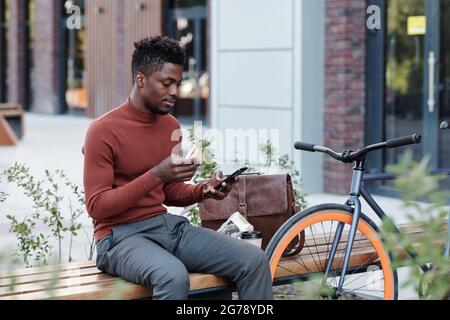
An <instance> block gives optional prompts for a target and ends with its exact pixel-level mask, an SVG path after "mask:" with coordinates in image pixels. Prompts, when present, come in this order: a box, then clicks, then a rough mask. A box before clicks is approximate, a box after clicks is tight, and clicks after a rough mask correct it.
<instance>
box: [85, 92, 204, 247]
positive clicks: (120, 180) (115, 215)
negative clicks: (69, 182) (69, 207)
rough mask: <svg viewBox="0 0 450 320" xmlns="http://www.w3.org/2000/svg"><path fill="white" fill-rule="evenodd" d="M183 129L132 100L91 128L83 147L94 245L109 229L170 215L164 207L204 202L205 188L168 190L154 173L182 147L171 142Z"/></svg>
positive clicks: (178, 185) (168, 117) (174, 187)
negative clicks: (139, 108) (93, 227)
mask: <svg viewBox="0 0 450 320" xmlns="http://www.w3.org/2000/svg"><path fill="white" fill-rule="evenodd" d="M179 129H180V125H179V123H178V121H177V120H176V119H175V118H174V117H172V116H171V115H166V116H159V115H153V114H150V113H146V112H143V111H140V110H138V109H136V108H135V107H134V106H133V105H132V104H131V102H130V100H128V101H127V102H126V103H124V104H123V105H121V106H120V107H118V108H116V109H114V110H112V111H110V112H108V113H107V114H105V115H103V116H102V117H100V118H98V119H97V120H95V121H94V122H93V123H92V124H91V125H90V127H89V129H88V131H87V134H86V140H85V144H84V147H83V154H84V190H85V193H86V207H87V210H88V213H89V215H90V216H91V217H92V218H93V219H94V220H95V230H94V232H95V239H96V240H100V239H102V238H103V237H105V236H106V235H108V234H110V233H111V227H114V226H117V225H121V224H126V223H131V222H134V221H139V220H143V219H147V218H150V217H153V216H155V215H158V214H161V213H166V212H167V210H166V208H165V207H164V206H163V204H165V205H168V206H180V207H181V206H188V205H191V204H194V203H197V202H201V201H203V199H204V194H203V186H202V185H190V184H186V183H182V182H181V183H170V184H164V183H162V182H161V181H160V180H159V179H158V178H156V176H155V175H154V174H153V172H152V170H151V169H152V168H153V167H155V166H156V165H158V164H159V163H160V162H161V161H163V160H164V159H166V158H167V157H169V156H170V154H171V152H172V150H173V148H175V146H176V145H177V144H179V143H180V142H181V139H172V134H173V133H174V131H176V130H179ZM175 136H176V137H179V136H180V135H176V134H175ZM172 140H176V141H172Z"/></svg>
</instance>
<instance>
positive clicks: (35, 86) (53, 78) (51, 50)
mask: <svg viewBox="0 0 450 320" xmlns="http://www.w3.org/2000/svg"><path fill="white" fill-rule="evenodd" d="M35 1H36V12H35V19H36V21H35V24H34V27H35V41H34V50H33V64H34V67H33V69H34V71H33V77H32V92H33V101H32V111H33V112H38V113H45V114H56V113H60V111H61V101H60V99H59V96H58V90H59V89H60V86H61V85H62V84H63V83H64V81H65V79H62V78H61V76H62V74H60V63H61V52H60V50H62V49H63V47H62V46H63V43H61V38H60V37H61V32H63V31H64V29H63V28H62V25H61V24H62V19H61V14H62V11H61V10H62V9H61V0H35Z"/></svg>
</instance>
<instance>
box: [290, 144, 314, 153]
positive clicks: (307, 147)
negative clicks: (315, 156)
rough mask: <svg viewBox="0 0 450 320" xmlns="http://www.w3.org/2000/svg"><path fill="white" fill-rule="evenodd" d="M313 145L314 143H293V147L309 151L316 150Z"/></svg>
mask: <svg viewBox="0 0 450 320" xmlns="http://www.w3.org/2000/svg"><path fill="white" fill-rule="evenodd" d="M314 146H315V145H314V144H311V143H304V142H296V143H295V144H294V148H295V149H297V150H303V151H309V152H316V150H314Z"/></svg>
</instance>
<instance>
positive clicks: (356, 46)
mask: <svg viewBox="0 0 450 320" xmlns="http://www.w3.org/2000/svg"><path fill="white" fill-rule="evenodd" d="M365 11H366V5H365V1H361V0H327V1H326V28H325V33H326V36H325V37H326V38H325V114H324V122H325V123H324V125H325V133H324V140H325V145H326V146H329V147H331V148H333V149H335V150H340V151H342V150H344V149H353V150H354V149H357V148H358V147H360V146H362V145H363V142H364V108H365V28H364V26H365V17H366V13H365ZM324 166H325V168H324V175H325V177H324V184H325V186H324V187H325V192H330V193H338V194H344V193H347V192H348V191H349V188H350V182H351V168H352V167H351V165H343V164H340V163H338V162H336V161H335V160H332V159H331V158H329V157H325V165H324Z"/></svg>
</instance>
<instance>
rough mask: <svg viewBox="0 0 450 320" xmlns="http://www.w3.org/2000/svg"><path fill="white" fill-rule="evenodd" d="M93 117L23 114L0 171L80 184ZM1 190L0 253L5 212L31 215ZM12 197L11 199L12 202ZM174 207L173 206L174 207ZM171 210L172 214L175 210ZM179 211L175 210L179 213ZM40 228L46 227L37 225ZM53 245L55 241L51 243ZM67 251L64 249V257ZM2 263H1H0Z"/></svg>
mask: <svg viewBox="0 0 450 320" xmlns="http://www.w3.org/2000/svg"><path fill="white" fill-rule="evenodd" d="M91 121H92V119H89V118H83V117H74V116H43V115H36V114H26V117H25V128H26V132H25V137H24V139H23V140H22V141H21V142H20V143H19V145H18V146H16V147H0V171H2V170H4V169H6V168H8V167H10V166H12V165H13V164H14V163H15V162H16V161H17V162H21V163H24V164H26V165H28V166H30V167H31V170H32V173H33V174H35V175H36V176H38V177H42V175H43V173H44V171H45V169H49V170H50V171H54V170H56V169H62V170H64V172H65V173H66V175H67V176H68V178H69V179H70V180H71V181H72V182H74V183H76V184H78V185H80V186H82V184H83V155H82V153H81V148H82V145H83V141H84V136H85V133H86V130H87V128H88V126H89V124H90V123H91ZM0 189H1V190H2V191H5V192H7V193H9V194H10V197H9V199H10V200H8V201H7V202H6V203H4V204H2V208H1V211H0V213H1V215H0V252H1V253H5V252H12V251H14V249H15V246H16V239H15V237H14V235H13V234H10V233H9V221H8V220H7V219H6V217H5V216H4V214H5V213H10V214H13V215H15V216H16V217H17V219H18V220H20V219H21V218H23V217H24V216H26V215H29V214H31V213H32V212H31V208H32V204H31V202H30V201H29V200H27V199H26V198H25V197H24V196H23V195H22V194H21V192H20V190H18V189H17V188H11V187H9V186H8V184H7V183H6V182H5V181H3V183H2V184H0ZM11 199H13V200H12V201H11ZM375 199H376V200H377V202H379V203H380V205H381V206H382V207H383V209H385V210H386V212H387V213H389V214H390V216H391V217H393V218H394V219H395V220H396V222H397V223H402V222H404V221H405V220H406V214H405V213H404V212H403V211H404V210H402V209H401V202H400V201H399V200H397V199H393V198H387V197H379V196H375ZM306 200H307V201H308V203H309V205H310V206H313V205H316V204H320V203H323V202H335V203H344V202H345V200H346V197H345V196H336V195H331V194H323V193H321V194H312V195H308V196H307V198H306ZM174 210H175V209H174ZM174 210H171V212H173V213H177V212H175V211H174ZM179 211H180V210H178V212H179ZM363 211H364V212H365V213H366V214H367V215H368V216H370V217H371V218H373V219H374V220H375V221H378V218H377V217H376V216H375V215H374V214H373V213H372V212H371V211H370V209H369V208H368V206H367V205H366V204H365V203H363ZM81 223H82V224H83V229H84V230H85V232H86V233H87V234H88V235H89V236H87V235H86V234H85V232H84V231H81V232H80V233H79V235H78V236H77V237H76V238H75V239H74V243H73V248H72V250H73V254H72V256H73V258H74V260H76V261H77V260H78V261H83V260H86V259H87V249H88V244H89V240H88V239H89V238H90V235H91V234H92V228H91V221H90V219H89V217H88V216H87V214H86V215H85V216H83V217H82V218H81ZM38 229H39V230H40V231H48V230H45V227H39V228H38ZM67 241H68V239H65V240H64V242H63V248H64V247H68V242H67ZM54 245H55V246H54V248H56V243H55V244H54ZM65 254H67V253H66V252H63V256H64V258H66V255H65ZM0 266H1V262H0ZM407 272H408V270H407V269H402V270H400V272H399V279H400V280H401V279H402V277H404V276H405V275H406V273H407ZM400 298H402V299H407V298H415V296H414V292H413V291H412V290H411V289H406V290H400Z"/></svg>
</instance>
